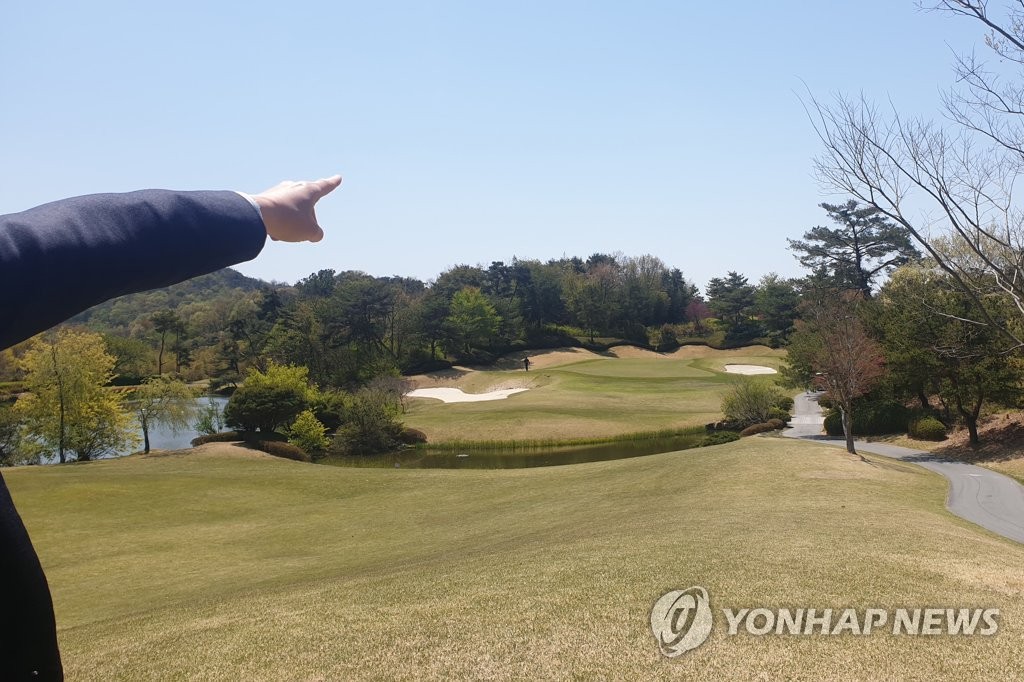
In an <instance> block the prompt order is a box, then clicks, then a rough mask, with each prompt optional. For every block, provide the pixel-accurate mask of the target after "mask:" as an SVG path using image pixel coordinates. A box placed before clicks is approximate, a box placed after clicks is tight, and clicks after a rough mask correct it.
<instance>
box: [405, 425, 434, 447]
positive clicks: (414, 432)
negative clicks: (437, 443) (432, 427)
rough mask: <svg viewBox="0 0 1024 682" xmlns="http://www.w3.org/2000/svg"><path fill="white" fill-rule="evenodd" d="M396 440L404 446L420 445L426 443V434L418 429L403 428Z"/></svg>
mask: <svg viewBox="0 0 1024 682" xmlns="http://www.w3.org/2000/svg"><path fill="white" fill-rule="evenodd" d="M398 440H400V441H401V442H402V443H403V444H404V445H422V444H423V443H426V442H427V434H425V433H423V432H422V431H420V430H419V429H414V428H411V427H408V426H403V427H402V432H401V433H400V434H398Z"/></svg>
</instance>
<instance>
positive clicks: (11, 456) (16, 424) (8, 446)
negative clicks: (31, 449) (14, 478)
mask: <svg viewBox="0 0 1024 682" xmlns="http://www.w3.org/2000/svg"><path fill="white" fill-rule="evenodd" d="M20 445H21V422H20V420H19V419H18V415H17V414H15V412H14V410H13V409H12V408H11V406H10V405H9V404H8V403H6V402H0V466H13V465H15V464H25V463H27V462H29V461H31V460H32V457H31V456H30V455H28V454H26V453H25V452H24V451H23V450H21V449H20Z"/></svg>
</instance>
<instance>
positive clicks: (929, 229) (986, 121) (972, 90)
mask: <svg viewBox="0 0 1024 682" xmlns="http://www.w3.org/2000/svg"><path fill="white" fill-rule="evenodd" d="M928 9H932V10H935V11H941V12H947V13H950V14H954V15H959V16H965V17H969V18H971V19H973V20H975V21H978V22H980V23H981V24H982V25H983V26H984V27H985V31H986V33H987V35H986V39H985V43H986V45H987V46H988V48H989V49H990V50H991V51H992V53H994V55H995V56H996V57H998V61H999V64H998V65H997V66H998V68H995V69H990V68H989V67H988V66H987V65H986V63H985V62H984V61H983V60H980V59H979V58H977V57H976V56H975V55H973V54H970V55H960V56H958V57H957V58H956V60H955V63H954V70H955V74H956V76H957V82H958V84H959V85H958V86H957V87H956V88H955V89H953V90H952V91H950V92H949V93H947V94H946V96H945V97H944V98H943V107H944V111H945V114H946V116H945V119H946V120H945V121H943V122H935V121H928V120H923V119H918V118H911V119H907V118H904V117H902V116H901V115H900V114H899V113H898V112H897V111H896V109H895V107H894V106H892V105H891V103H890V105H889V107H887V108H886V109H884V110H883V109H881V108H879V107H878V106H877V105H875V104H874V103H872V102H870V101H868V100H867V99H866V98H865V97H864V96H863V95H861V96H860V97H849V96H844V95H837V96H835V97H834V98H833V99H832V100H831V101H822V100H819V99H816V98H814V97H813V96H812V97H811V99H810V104H809V106H808V107H807V111H808V115H809V116H810V118H811V121H812V124H813V125H814V129H815V131H816V132H817V134H818V136H819V137H820V138H821V141H822V143H823V144H824V148H825V149H824V152H823V153H822V154H821V155H820V156H819V157H818V158H817V159H816V160H815V165H816V169H817V172H818V175H819V178H820V180H821V181H822V182H823V184H824V185H826V186H828V187H830V188H832V189H834V190H836V191H837V192H841V193H843V194H848V195H850V196H852V197H854V198H856V199H857V200H858V201H860V202H861V203H864V204H867V205H868V206H871V207H874V208H876V209H877V210H878V211H880V212H881V213H882V214H884V215H885V216H887V217H888V218H890V219H891V220H893V221H895V222H896V223H898V224H899V225H901V226H902V227H903V228H905V229H906V230H907V231H908V232H909V233H910V234H911V235H912V236H913V237H914V239H915V240H916V241H917V242H918V243H919V244H920V245H921V246H922V247H923V248H924V249H925V251H927V252H928V254H929V255H930V256H931V257H932V258H933V259H934V260H935V262H936V263H938V265H939V267H940V268H942V269H943V270H945V271H946V272H947V273H948V274H949V276H950V277H951V278H952V279H953V281H954V282H955V283H956V284H957V286H958V287H959V288H960V289H962V290H963V291H964V293H965V294H966V295H967V296H968V297H970V299H971V300H972V301H974V303H975V304H976V306H975V307H976V310H977V321H978V322H979V323H984V324H988V325H992V326H993V327H995V328H998V329H999V330H1000V332H1001V333H1002V334H1004V335H1005V336H1006V337H1007V338H1008V339H1009V340H1010V341H1011V342H1012V344H1013V346H1014V347H1015V348H1019V347H1021V346H1024V333H1022V331H1021V326H1022V323H1024V211H1022V209H1021V207H1020V206H1018V204H1017V202H1016V201H1015V197H1014V192H1015V191H1016V189H1017V187H1018V182H1019V181H1020V179H1021V171H1022V170H1024V0H1016V2H1012V3H1010V2H1008V3H1007V5H1006V6H1005V11H1004V12H1003V13H1002V14H1001V15H999V16H993V15H992V14H991V13H990V11H989V3H988V2H986V1H985V0H943V1H941V2H938V3H936V4H933V5H930V6H929V7H928ZM939 237H942V238H943V239H937V238H939ZM992 296H999V297H1004V298H1007V299H1008V300H1009V301H1011V302H1012V304H1013V307H1014V308H1015V310H1016V312H1017V314H1016V315H1015V316H1014V318H1013V319H1010V320H1005V319H1002V320H997V319H994V318H993V317H992V316H991V315H990V314H989V313H988V312H987V311H988V309H989V306H986V305H983V301H984V300H985V299H986V298H988V297H992Z"/></svg>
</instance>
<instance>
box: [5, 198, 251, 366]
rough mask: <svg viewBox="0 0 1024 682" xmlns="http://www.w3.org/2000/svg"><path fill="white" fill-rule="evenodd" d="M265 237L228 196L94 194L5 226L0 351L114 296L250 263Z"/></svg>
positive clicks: (240, 202)
mask: <svg viewBox="0 0 1024 682" xmlns="http://www.w3.org/2000/svg"><path fill="white" fill-rule="evenodd" d="M266 237H267V233H266V229H265V227H264V226H263V221H262V219H261V218H260V215H259V212H258V211H257V210H256V208H255V207H254V206H253V205H252V204H251V203H250V202H249V201H248V200H247V199H246V198H245V197H242V196H241V195H239V194H237V193H235V192H228V191H223V192H222V191H214V192H172V191H167V190H144V191H141V192H129V193H127V194H92V195H89V196H84V197H76V198H74V199H65V200H62V201H56V202H53V203H50V204H44V205H43V206H39V207H37V208H33V209H30V210H28V211H25V212H23V213H15V214H12V215H5V216H0V349H3V348H7V347H8V346H11V345H13V344H15V343H18V342H19V341H23V340H24V339H27V338H29V337H30V336H32V335H33V334H37V333H38V332H41V331H43V330H45V329H48V328H50V327H52V326H53V325H55V324H57V323H59V322H62V321H64V320H66V319H67V318H69V317H71V316H72V315H75V314H77V313H79V312H81V311H83V310H85V309H87V308H90V307H91V306H94V305H96V304H98V303H102V302H103V301H106V300H108V299H111V298H114V297H115V296H121V295H123V294H130V293H135V292H138V291H145V290H147V289H154V288H157V287H164V286H169V285H171V284H176V283H177V282H182V281H184V280H186V279H189V278H191V277H195V276H197V275H202V274H206V273H208V272H213V271H214V270H219V269H220V268H223V267H227V266H228V265H234V264H235V263H241V262H242V261H247V260H251V259H253V258H255V257H256V255H257V254H259V252H260V251H261V250H262V249H263V244H264V242H265V241H266Z"/></svg>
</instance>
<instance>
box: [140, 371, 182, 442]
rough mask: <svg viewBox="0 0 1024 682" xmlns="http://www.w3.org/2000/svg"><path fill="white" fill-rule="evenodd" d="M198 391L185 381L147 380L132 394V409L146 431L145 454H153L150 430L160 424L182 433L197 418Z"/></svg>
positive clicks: (160, 378) (160, 377) (155, 378)
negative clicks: (196, 400)
mask: <svg viewBox="0 0 1024 682" xmlns="http://www.w3.org/2000/svg"><path fill="white" fill-rule="evenodd" d="M195 398H196V391H195V390H193V389H192V388H190V387H189V386H188V384H186V383H185V382H183V381H180V380H178V379H171V378H169V377H165V376H156V377H153V378H151V379H148V380H146V381H145V382H144V383H143V384H142V385H141V386H139V387H138V388H136V389H135V391H134V392H133V393H132V397H131V400H130V401H129V403H128V404H129V406H130V407H131V409H132V410H133V411H134V412H135V416H136V417H137V418H138V420H139V425H140V426H141V427H142V439H143V445H144V452H149V430H150V428H152V427H153V426H155V425H157V424H162V425H163V426H165V427H167V428H169V429H170V430H171V432H172V433H178V432H179V431H183V430H185V429H187V428H189V426H191V424H192V422H193V420H194V419H195V416H196V408H195Z"/></svg>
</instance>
